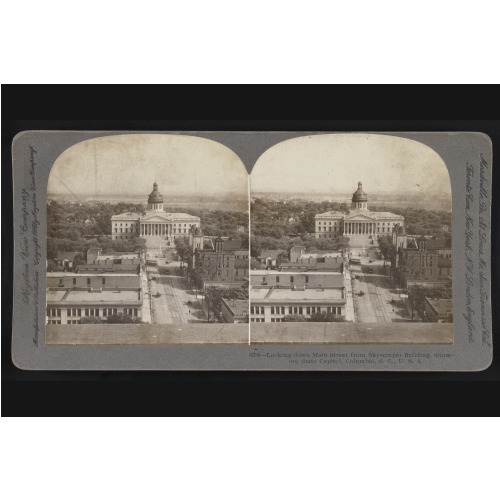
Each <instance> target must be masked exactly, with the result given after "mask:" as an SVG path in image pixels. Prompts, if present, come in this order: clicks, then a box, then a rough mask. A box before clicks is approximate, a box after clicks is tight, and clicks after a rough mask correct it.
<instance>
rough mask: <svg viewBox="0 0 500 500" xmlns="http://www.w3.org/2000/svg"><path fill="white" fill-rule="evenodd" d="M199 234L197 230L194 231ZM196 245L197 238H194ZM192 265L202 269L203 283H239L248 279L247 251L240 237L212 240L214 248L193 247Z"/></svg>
mask: <svg viewBox="0 0 500 500" xmlns="http://www.w3.org/2000/svg"><path fill="white" fill-rule="evenodd" d="M196 233H198V237H200V235H199V233H200V232H199V231H196ZM201 237H202V236H201ZM192 241H193V245H196V242H197V238H194V239H193V240H192ZM193 251H194V267H195V268H201V269H202V270H203V276H204V281H205V283H210V282H226V283H240V282H243V281H248V270H249V251H248V247H247V246H244V245H243V242H242V240H241V239H240V238H235V239H231V238H229V239H226V240H224V239H222V238H221V237H218V238H217V239H216V240H215V241H214V248H212V249H204V248H200V246H199V245H198V246H197V247H193Z"/></svg>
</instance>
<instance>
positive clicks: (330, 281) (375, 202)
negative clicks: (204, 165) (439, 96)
mask: <svg viewBox="0 0 500 500" xmlns="http://www.w3.org/2000/svg"><path fill="white" fill-rule="evenodd" d="M250 183H251V205H250V231H251V236H250V242H251V249H250V252H251V264H250V267H251V270H250V322H251V338H252V343H278V344H279V343H365V344H370V343H395V344H397V343H409V344H419V343H422V344H434V343H436V344H448V343H453V307H452V195H451V183H450V177H449V173H448V169H447V167H446V165H445V163H444V161H443V160H442V158H441V157H440V156H439V155H438V154H437V153H436V152H435V151H434V150H433V149H431V148H430V147H428V146H426V145H424V144H422V143H420V142H417V141H414V140H411V139H406V138H400V137H393V136H389V135H380V134H358V133H352V134H324V135H312V136H306V137H300V138H295V139H290V140H287V141H284V142H281V143H279V144H277V145H275V146H273V147H271V148H270V149H268V150H267V151H266V152H265V153H264V154H262V156H261V157H260V158H259V159H258V161H257V162H256V164H255V166H254V168H253V170H252V173H251V179H250Z"/></svg>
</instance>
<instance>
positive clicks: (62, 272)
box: [12, 131, 492, 371]
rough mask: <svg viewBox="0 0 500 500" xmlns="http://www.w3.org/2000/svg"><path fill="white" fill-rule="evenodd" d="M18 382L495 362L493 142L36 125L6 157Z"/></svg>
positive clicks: (463, 136)
mask: <svg viewBox="0 0 500 500" xmlns="http://www.w3.org/2000/svg"><path fill="white" fill-rule="evenodd" d="M13 158H14V163H13V174H14V185H15V198H16V207H17V208H16V211H15V212H14V214H15V228H16V232H15V250H16V254H15V259H14V272H15V276H16V280H15V281H14V297H15V301H14V307H13V317H14V319H15V325H16V332H17V333H16V335H15V336H13V351H12V352H13V360H14V362H15V364H16V366H21V367H23V368H25V367H29V368H30V369H45V368H47V367H52V368H54V367H58V369H63V370H66V369H70V370H71V369H77V368H81V369H97V370H100V369H105V370H108V369H110V370H111V369H112V370H121V369H143V370H152V369H162V370H163V369H165V370H183V369H193V370H359V371H364V370H376V371H384V370H387V371H393V370H397V371H404V370H410V371H413V370H422V371H429V370H441V371H449V370H452V369H459V370H463V371H467V370H477V369H484V367H487V366H488V364H489V363H490V362H491V355H492V350H491V325H490V317H491V316H490V315H491V300H490V274H489V273H490V246H489V245H490V239H489V238H490V233H489V227H490V226H489V224H490V218H489V217H490V212H489V208H490V203H491V196H490V191H489V189H490V185H491V164H492V163H491V162H492V159H491V158H492V149H491V140H490V139H489V138H488V137H487V136H486V135H485V134H480V133H479V134H478V133H470V132H464V133H455V132H440V133H436V132H428V133H420V132H418V133H414V132H400V133H399V132H384V133H376V132H366V133H365V132H326V133H325V132H297V131H295V132H224V131H222V132H211V131H205V132H203V131H201V132H168V131H167V132H147V133H145V132H133V131H131V132H129V133H124V132H123V131H109V132H105V131H98V132H92V131H84V132H78V131H34V132H31V131H29V132H25V133H22V134H19V135H18V136H17V137H16V140H15V141H14V143H13Z"/></svg>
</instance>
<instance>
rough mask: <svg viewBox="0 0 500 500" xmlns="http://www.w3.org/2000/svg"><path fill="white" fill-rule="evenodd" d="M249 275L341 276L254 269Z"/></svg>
mask: <svg viewBox="0 0 500 500" xmlns="http://www.w3.org/2000/svg"><path fill="white" fill-rule="evenodd" d="M250 274H251V275H252V276H270V275H273V276H274V275H276V276H283V275H292V276H298V275H301V274H303V275H311V276H319V275H320V274H321V275H323V274H324V275H326V276H342V273H338V272H335V271H319V272H318V271H276V270H274V271H272V270H270V271H267V270H265V269H255V270H253V269H252V270H251V271H250Z"/></svg>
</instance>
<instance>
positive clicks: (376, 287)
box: [350, 253, 408, 323]
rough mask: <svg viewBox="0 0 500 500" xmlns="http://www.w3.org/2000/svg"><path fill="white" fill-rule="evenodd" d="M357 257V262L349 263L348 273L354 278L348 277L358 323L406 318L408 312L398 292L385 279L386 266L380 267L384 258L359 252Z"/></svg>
mask: <svg viewBox="0 0 500 500" xmlns="http://www.w3.org/2000/svg"><path fill="white" fill-rule="evenodd" d="M365 255H366V254H365ZM356 258H358V256H357V255H356ZM359 258H360V260H361V264H353V265H351V266H350V272H351V276H352V277H354V275H356V276H357V279H353V280H352V291H353V298H354V309H355V316H356V321H357V322H360V323H391V322H394V321H407V319H408V315H407V313H406V310H405V309H404V307H403V303H402V302H401V300H400V297H399V292H398V290H397V288H396V286H395V285H394V284H393V283H392V282H391V280H390V279H389V276H388V272H389V267H384V261H383V260H377V259H376V256H375V254H374V253H370V254H369V255H368V256H363V255H361V256H359ZM370 261H371V262H370ZM360 292H363V295H359V293H360Z"/></svg>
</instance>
